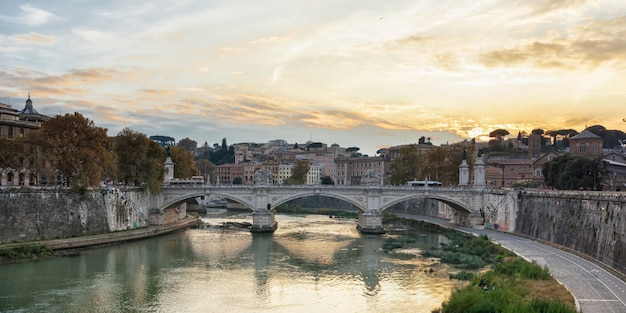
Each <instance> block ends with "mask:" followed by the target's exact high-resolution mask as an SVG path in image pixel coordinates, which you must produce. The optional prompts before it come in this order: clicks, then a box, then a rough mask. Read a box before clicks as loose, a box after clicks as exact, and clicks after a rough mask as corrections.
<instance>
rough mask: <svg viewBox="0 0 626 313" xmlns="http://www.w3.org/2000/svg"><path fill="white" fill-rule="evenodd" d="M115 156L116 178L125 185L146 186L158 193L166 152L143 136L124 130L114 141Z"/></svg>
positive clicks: (161, 181) (127, 129) (161, 182)
mask: <svg viewBox="0 0 626 313" xmlns="http://www.w3.org/2000/svg"><path fill="white" fill-rule="evenodd" d="M114 151H115V153H116V155H117V177H118V180H121V181H123V182H124V183H125V184H126V185H128V184H131V185H142V184H146V185H147V186H148V188H149V189H150V191H151V192H152V193H159V192H160V190H161V186H162V184H163V174H164V171H165V169H164V168H163V162H164V161H165V157H166V152H165V149H163V147H161V146H160V145H159V144H158V143H157V142H155V141H153V140H151V139H150V138H148V137H147V136H146V135H145V134H143V133H139V132H135V131H133V130H131V129H130V128H124V129H123V130H122V131H121V132H120V133H119V134H117V136H116V137H115V139H114Z"/></svg>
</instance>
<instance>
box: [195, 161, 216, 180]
mask: <svg viewBox="0 0 626 313" xmlns="http://www.w3.org/2000/svg"><path fill="white" fill-rule="evenodd" d="M196 168H197V169H198V171H199V172H200V175H201V176H202V177H204V181H205V182H212V183H215V165H214V164H213V163H211V161H209V160H207V159H200V160H198V161H196Z"/></svg>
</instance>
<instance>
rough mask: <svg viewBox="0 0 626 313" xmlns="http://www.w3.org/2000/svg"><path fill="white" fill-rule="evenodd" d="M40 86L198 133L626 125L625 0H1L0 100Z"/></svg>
mask: <svg viewBox="0 0 626 313" xmlns="http://www.w3.org/2000/svg"><path fill="white" fill-rule="evenodd" d="M29 93H30V95H31V99H32V100H33V105H34V107H35V109H36V110H38V111H39V112H40V113H43V114H47V115H50V116H54V115H57V114H66V113H73V112H79V113H81V114H83V115H84V116H86V117H87V118H89V119H90V120H93V121H94V123H95V125H96V126H99V127H105V128H107V129H108V133H109V135H110V136H115V135H116V134H117V133H119V132H120V131H121V130H122V129H123V128H125V127H128V128H130V129H132V130H134V131H138V132H142V133H145V134H146V135H148V136H152V135H166V136H171V137H174V138H175V139H176V140H180V139H183V138H190V139H193V140H195V141H197V142H198V144H199V145H202V144H204V143H205V142H207V143H208V144H209V145H212V144H213V143H221V141H222V138H226V139H227V142H228V144H233V143H239V142H258V143H262V142H268V141H270V140H274V139H284V140H287V141H288V142H290V143H299V144H302V143H304V142H306V141H309V140H312V141H314V142H324V143H327V144H329V145H330V144H333V143H336V144H339V145H340V146H342V147H359V148H360V149H361V150H360V152H362V153H364V154H368V155H374V154H375V153H376V151H377V150H378V149H379V148H383V147H388V146H395V145H402V144H409V143H416V142H417V141H418V138H419V137H421V136H425V137H430V138H431V141H432V142H433V143H434V144H437V145H438V144H445V143H454V142H459V141H462V140H464V139H470V138H476V139H477V140H485V139H488V134H489V132H491V131H493V130H495V129H500V128H502V129H506V130H508V131H509V132H510V133H511V134H512V135H514V136H516V135H517V133H518V132H519V131H526V132H527V133H530V132H531V130H533V129H535V128H541V129H544V130H552V129H567V128H573V129H575V130H577V131H582V130H584V128H585V127H586V126H591V125H596V124H600V125H604V126H605V127H606V128H607V129H619V130H622V131H626V122H624V121H623V118H626V109H625V108H626V1H624V0H602V1H591V0H590V1H585V0H524V1H512V0H507V1H498V0H489V1H482V0H468V1H465V0H453V1H448V0H433V1H430V0H414V1H404V0H393V1H372V0H333V1H330V0H328V1H324V0H320V1H282V0H266V1H252V0H216V1H200V0H151V1H129V0H107V1H90V0H58V1H49V0H41V1H37V0H34V1H20V0H9V1H1V2H0V102H2V103H8V104H10V105H11V106H13V107H14V108H16V109H22V108H23V107H24V102H25V100H26V98H27V97H28V94H29Z"/></svg>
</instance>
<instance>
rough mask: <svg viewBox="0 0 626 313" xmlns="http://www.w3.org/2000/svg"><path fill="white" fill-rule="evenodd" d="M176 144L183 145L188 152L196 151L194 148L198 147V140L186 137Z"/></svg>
mask: <svg viewBox="0 0 626 313" xmlns="http://www.w3.org/2000/svg"><path fill="white" fill-rule="evenodd" d="M177 146H179V147H183V148H184V149H185V150H187V151H189V152H194V151H196V149H198V142H197V141H195V140H191V139H189V137H186V138H184V139H181V140H180V141H179V142H178V144H177Z"/></svg>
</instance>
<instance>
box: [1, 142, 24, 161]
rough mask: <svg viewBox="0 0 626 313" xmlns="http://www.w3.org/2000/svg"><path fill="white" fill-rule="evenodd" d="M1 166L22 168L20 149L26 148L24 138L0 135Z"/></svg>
mask: <svg viewBox="0 0 626 313" xmlns="http://www.w3.org/2000/svg"><path fill="white" fill-rule="evenodd" d="M0 147H2V149H0V168H20V167H21V164H20V162H19V159H20V151H22V150H23V149H24V147H23V142H22V140H20V139H18V140H11V139H9V138H7V137H0Z"/></svg>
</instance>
